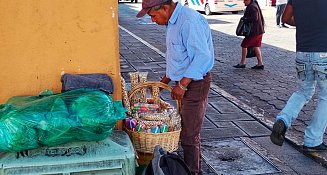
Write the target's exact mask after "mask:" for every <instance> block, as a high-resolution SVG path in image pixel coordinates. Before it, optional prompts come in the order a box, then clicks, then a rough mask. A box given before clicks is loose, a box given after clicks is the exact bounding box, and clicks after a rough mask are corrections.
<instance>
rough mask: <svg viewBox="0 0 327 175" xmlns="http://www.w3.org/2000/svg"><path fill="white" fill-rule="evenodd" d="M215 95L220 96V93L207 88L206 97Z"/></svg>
mask: <svg viewBox="0 0 327 175" xmlns="http://www.w3.org/2000/svg"><path fill="white" fill-rule="evenodd" d="M217 96H219V97H221V95H220V94H219V93H217V92H216V91H214V90H212V89H210V90H209V94H208V98H215V97H217Z"/></svg>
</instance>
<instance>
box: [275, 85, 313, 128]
mask: <svg viewBox="0 0 327 175" xmlns="http://www.w3.org/2000/svg"><path fill="white" fill-rule="evenodd" d="M299 85H300V87H299V89H298V90H297V91H296V92H294V93H293V94H292V96H291V97H290V98H289V100H288V101H287V104H286V106H285V107H284V109H283V110H282V111H281V112H280V113H279V114H278V116H277V120H283V122H284V123H285V125H286V128H289V127H290V126H291V123H292V121H293V120H295V119H296V118H297V117H298V115H299V112H300V111H301V109H302V108H303V106H304V105H305V104H306V103H307V102H308V101H309V100H310V99H311V97H312V96H313V94H314V92H315V83H314V82H313V81H301V82H300V84H299Z"/></svg>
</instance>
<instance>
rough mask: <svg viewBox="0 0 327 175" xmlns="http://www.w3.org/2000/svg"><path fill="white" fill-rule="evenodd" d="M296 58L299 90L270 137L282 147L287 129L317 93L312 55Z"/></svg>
mask: <svg viewBox="0 0 327 175" xmlns="http://www.w3.org/2000/svg"><path fill="white" fill-rule="evenodd" d="M296 56H297V58H296V70H297V74H298V79H299V80H298V81H299V88H298V90H297V91H296V92H294V93H293V94H292V96H291V97H290V98H289V100H288V101H287V104H286V105H285V107H284V108H283V110H282V111H281V112H280V113H279V114H278V116H277V117H276V123H275V124H274V126H273V131H272V133H271V135H270V139H271V141H272V142H273V143H274V144H276V145H279V146H282V144H283V142H284V135H285V132H286V129H287V128H289V127H290V126H291V123H292V121H293V120H295V119H296V118H297V117H298V114H299V112H300V111H301V109H302V108H303V106H304V105H305V104H306V103H307V102H308V101H309V100H310V99H311V98H312V96H313V94H314V92H315V85H316V81H315V80H314V74H313V69H312V65H311V62H310V61H309V60H310V58H311V56H310V54H306V53H301V52H298V53H297V54H296Z"/></svg>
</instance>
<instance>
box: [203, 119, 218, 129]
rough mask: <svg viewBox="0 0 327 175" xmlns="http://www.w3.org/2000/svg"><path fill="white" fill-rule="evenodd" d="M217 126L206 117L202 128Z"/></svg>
mask: <svg viewBox="0 0 327 175" xmlns="http://www.w3.org/2000/svg"><path fill="white" fill-rule="evenodd" d="M215 128H217V127H216V126H215V125H214V124H213V123H212V122H211V121H209V120H208V119H207V118H204V120H203V124H202V129H215Z"/></svg>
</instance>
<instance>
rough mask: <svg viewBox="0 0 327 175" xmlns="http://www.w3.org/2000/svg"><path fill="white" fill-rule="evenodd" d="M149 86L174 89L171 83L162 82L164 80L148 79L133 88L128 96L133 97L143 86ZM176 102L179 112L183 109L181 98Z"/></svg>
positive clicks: (170, 90)
mask: <svg viewBox="0 0 327 175" xmlns="http://www.w3.org/2000/svg"><path fill="white" fill-rule="evenodd" d="M148 86H155V87H159V88H163V89H166V90H168V91H169V92H172V91H173V88H172V87H170V86H169V85H167V84H166V83H162V82H160V81H159V82H155V81H148V82H144V83H141V84H139V85H137V86H136V87H134V88H133V89H131V90H130V92H129V93H128V98H129V99H130V98H131V97H133V96H134V95H135V94H136V93H137V92H138V91H139V90H140V89H141V88H145V87H148ZM176 104H177V109H178V112H180V111H181V104H182V103H181V101H180V100H176Z"/></svg>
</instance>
